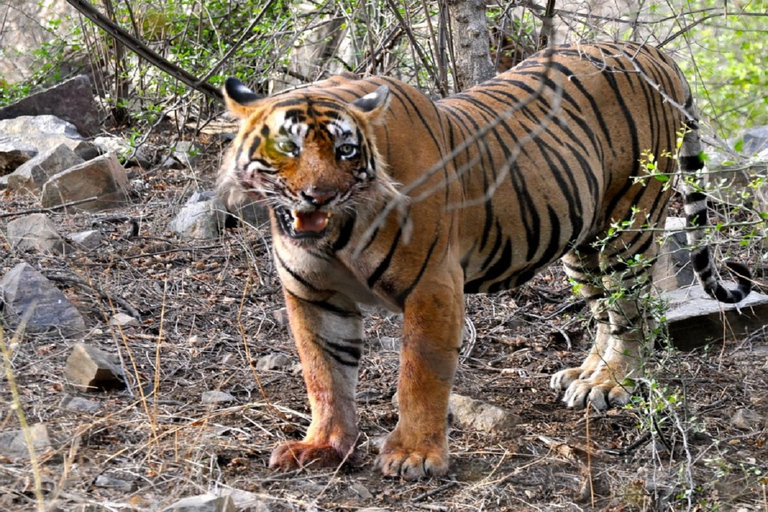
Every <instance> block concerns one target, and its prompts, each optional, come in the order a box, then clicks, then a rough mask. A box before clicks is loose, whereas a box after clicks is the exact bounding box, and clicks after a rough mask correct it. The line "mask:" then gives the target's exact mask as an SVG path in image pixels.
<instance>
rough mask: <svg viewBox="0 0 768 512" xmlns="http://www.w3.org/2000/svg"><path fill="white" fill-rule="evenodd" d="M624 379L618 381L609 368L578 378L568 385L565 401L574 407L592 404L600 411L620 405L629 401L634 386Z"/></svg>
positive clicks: (578, 407) (581, 407) (564, 396)
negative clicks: (587, 376)
mask: <svg viewBox="0 0 768 512" xmlns="http://www.w3.org/2000/svg"><path fill="white" fill-rule="evenodd" d="M628 381H629V379H622V382H621V383H620V382H617V381H616V378H615V376H614V375H613V374H612V372H611V371H610V370H609V369H606V370H605V371H596V372H594V373H593V374H592V375H590V376H589V378H586V379H577V380H575V381H573V382H571V384H570V385H569V386H568V388H567V389H566V390H565V394H564V395H563V402H565V403H566V404H567V405H568V407H571V408H573V409H583V408H585V407H587V406H588V405H591V406H592V407H594V408H595V409H597V410H599V411H604V410H606V409H608V408H609V407H620V406H622V405H626V404H628V403H629V399H630V398H631V396H632V392H633V391H634V387H633V386H632V385H631V384H630V383H629V382H628Z"/></svg>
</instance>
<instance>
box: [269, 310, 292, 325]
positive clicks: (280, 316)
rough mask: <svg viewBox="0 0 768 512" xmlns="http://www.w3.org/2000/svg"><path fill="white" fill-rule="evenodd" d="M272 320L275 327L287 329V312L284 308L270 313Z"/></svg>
mask: <svg viewBox="0 0 768 512" xmlns="http://www.w3.org/2000/svg"><path fill="white" fill-rule="evenodd" d="M272 318H274V319H275V322H277V325H280V326H282V327H287V326H288V325H289V321H288V310H287V309H286V308H279V309H275V310H274V311H272Z"/></svg>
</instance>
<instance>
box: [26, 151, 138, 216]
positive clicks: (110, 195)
mask: <svg viewBox="0 0 768 512" xmlns="http://www.w3.org/2000/svg"><path fill="white" fill-rule="evenodd" d="M90 197H94V198H96V199H94V200H93V201H88V202H85V203H80V204H77V205H75V206H71V207H67V208H66V211H67V212H72V211H77V210H87V211H97V210H104V209H108V208H116V207H119V206H123V205H125V204H126V203H127V202H128V177H127V175H126V172H125V168H123V166H122V165H120V162H118V161H117V157H116V156H115V155H114V153H108V154H106V155H102V156H99V157H97V158H94V159H93V160H89V161H87V162H85V163H83V164H81V165H76V166H74V167H70V168H69V169H67V170H66V171H63V172H60V173H58V174H56V175H54V176H52V177H51V179H50V180H48V182H47V183H46V184H45V185H44V186H43V194H42V198H41V202H42V204H43V207H45V208H51V207H54V206H60V205H63V204H67V203H71V202H74V201H80V200H83V199H88V198H90Z"/></svg>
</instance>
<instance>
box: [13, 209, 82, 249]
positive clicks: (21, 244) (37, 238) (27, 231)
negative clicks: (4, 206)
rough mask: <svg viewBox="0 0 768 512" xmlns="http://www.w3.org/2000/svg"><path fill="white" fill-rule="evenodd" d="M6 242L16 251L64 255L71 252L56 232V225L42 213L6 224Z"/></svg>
mask: <svg viewBox="0 0 768 512" xmlns="http://www.w3.org/2000/svg"><path fill="white" fill-rule="evenodd" d="M8 241H9V242H10V243H11V247H12V248H14V249H16V250H17V251H21V252H27V251H33V252H43V253H51V254H65V253H67V252H70V251H71V248H70V247H69V246H68V245H67V243H66V242H65V241H64V239H63V238H62V237H61V235H59V233H58V232H57V231H56V225H55V224H54V223H53V221H52V220H51V219H49V218H48V217H47V216H46V215H45V214H43V213H33V214H31V215H25V216H24V217H20V218H18V219H14V220H12V221H10V222H9V223H8Z"/></svg>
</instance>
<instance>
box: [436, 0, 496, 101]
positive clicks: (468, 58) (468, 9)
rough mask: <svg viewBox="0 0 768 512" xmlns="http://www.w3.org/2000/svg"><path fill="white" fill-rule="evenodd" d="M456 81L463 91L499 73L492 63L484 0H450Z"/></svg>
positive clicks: (449, 11)
mask: <svg viewBox="0 0 768 512" xmlns="http://www.w3.org/2000/svg"><path fill="white" fill-rule="evenodd" d="M447 4H448V13H449V16H450V21H451V39H452V40H453V52H454V56H455V72H456V82H457V84H458V87H459V89H460V90H464V89H468V88H470V87H472V86H473V85H477V84H479V83H480V82H484V81H485V80H488V79H490V78H493V76H494V75H495V74H496V72H495V70H494V69H493V63H492V62H491V51H490V40H489V38H488V24H487V23H486V19H485V1H484V0H447Z"/></svg>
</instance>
